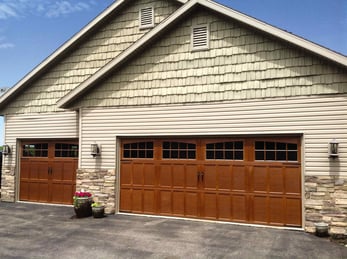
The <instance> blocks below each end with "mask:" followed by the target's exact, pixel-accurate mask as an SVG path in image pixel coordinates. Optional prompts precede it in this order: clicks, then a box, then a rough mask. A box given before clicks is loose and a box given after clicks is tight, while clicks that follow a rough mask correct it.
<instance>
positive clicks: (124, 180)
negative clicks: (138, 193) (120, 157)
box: [120, 162, 132, 186]
mask: <svg viewBox="0 0 347 259" xmlns="http://www.w3.org/2000/svg"><path fill="white" fill-rule="evenodd" d="M131 168H132V164H128V163H123V162H122V163H121V171H120V172H121V173H120V174H121V177H120V184H121V186H130V185H131V184H132V170H131Z"/></svg>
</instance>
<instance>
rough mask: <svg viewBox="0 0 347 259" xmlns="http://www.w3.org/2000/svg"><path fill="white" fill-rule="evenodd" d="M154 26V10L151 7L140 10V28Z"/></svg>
mask: <svg viewBox="0 0 347 259" xmlns="http://www.w3.org/2000/svg"><path fill="white" fill-rule="evenodd" d="M151 27H154V10H153V7H146V8H142V9H141V10H140V28H141V29H144V28H151Z"/></svg>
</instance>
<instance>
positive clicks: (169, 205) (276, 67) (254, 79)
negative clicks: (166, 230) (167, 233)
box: [0, 0, 347, 234]
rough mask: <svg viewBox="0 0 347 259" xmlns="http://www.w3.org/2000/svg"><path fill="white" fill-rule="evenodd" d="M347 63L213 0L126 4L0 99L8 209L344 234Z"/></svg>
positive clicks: (4, 198)
mask: <svg viewBox="0 0 347 259" xmlns="http://www.w3.org/2000/svg"><path fill="white" fill-rule="evenodd" d="M346 100H347V57H345V56H343V55H341V54H338V53H335V52H333V51H331V50H329V49H326V48H324V47H321V46H319V45H317V44H314V43H312V42H310V41H307V40H305V39H302V38H300V37H297V36H295V35H293V34H290V33H288V32H285V31H282V30H280V29H278V28H276V27H273V26H270V25H269V24H266V23H263V22H261V21H258V20H256V19H254V18H251V17H249V16H247V15H244V14H241V13H239V12H237V11H235V10H232V9H230V8H227V7H225V6H222V5H220V4H218V3H215V2H213V1H210V0H189V1H188V0H131V1H130V0H119V1H116V2H115V3H114V4H112V5H111V6H110V7H109V8H108V9H106V10H105V11H104V12H103V13H102V14H100V15H99V16H98V17H97V18H96V19H95V20H94V21H93V22H91V23H90V24H88V25H87V26H86V27H85V28H84V29H82V30H81V31H80V32H79V33H77V34H76V35H75V36H74V37H73V38H71V39H70V40H69V41H67V42H66V43H65V44H64V45H63V46H61V47H60V48H59V49H58V50H57V51H56V52H54V53H53V54H52V55H51V56H49V57H48V58H47V59H46V60H44V61H43V62H42V63H41V64H40V65H38V66H37V67H36V68H35V69H34V70H33V71H32V72H31V73H29V74H28V75H27V76H25V77H24V78H23V79H22V80H21V81H20V82H19V83H18V84H17V85H15V86H14V87H13V88H11V89H10V90H9V91H7V92H6V93H5V94H4V95H3V96H2V98H1V99H0V113H1V114H2V115H3V116H4V118H5V143H6V145H5V150H6V152H5V155H4V164H3V174H2V187H1V199H2V201H9V202H16V201H28V202H43V203H58V204H71V203H72V196H73V193H74V192H75V191H76V190H81V189H84V190H88V191H90V192H92V193H93V195H94V196H95V197H96V198H97V199H99V201H101V202H102V203H104V204H105V205H106V209H107V212H108V213H119V212H125V213H136V214H149V215H161V216H175V217H186V218H196V219H210V220H218V221H230V222H238V223H246V224H260V225H270V226H280V227H289V228H299V229H300V228H302V229H305V230H306V231H314V223H315V222H327V223H329V225H330V231H331V233H338V234H347V232H346V227H347V163H346V160H347V134H346V127H347V102H346Z"/></svg>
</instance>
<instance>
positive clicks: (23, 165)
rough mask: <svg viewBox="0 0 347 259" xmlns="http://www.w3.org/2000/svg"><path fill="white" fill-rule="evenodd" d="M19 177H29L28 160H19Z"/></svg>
mask: <svg viewBox="0 0 347 259" xmlns="http://www.w3.org/2000/svg"><path fill="white" fill-rule="evenodd" d="M20 178H21V179H29V178H30V162H29V161H22V162H21V170H20Z"/></svg>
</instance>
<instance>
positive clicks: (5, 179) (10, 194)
mask: <svg viewBox="0 0 347 259" xmlns="http://www.w3.org/2000/svg"><path fill="white" fill-rule="evenodd" d="M15 172H16V170H15V167H14V166H3V167H2V180H1V196H0V197H1V200H2V201H6V202H15V200H16V176H15V175H16V174H15Z"/></svg>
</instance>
